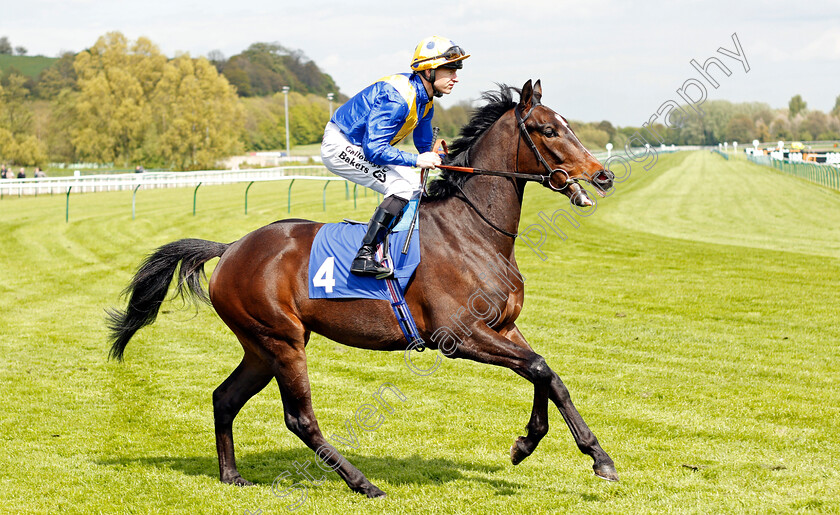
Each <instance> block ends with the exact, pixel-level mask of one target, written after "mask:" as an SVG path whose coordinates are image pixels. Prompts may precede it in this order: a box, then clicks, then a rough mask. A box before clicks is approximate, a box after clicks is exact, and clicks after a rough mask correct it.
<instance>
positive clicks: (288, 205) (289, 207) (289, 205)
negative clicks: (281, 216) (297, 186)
mask: <svg viewBox="0 0 840 515" xmlns="http://www.w3.org/2000/svg"><path fill="white" fill-rule="evenodd" d="M294 183H295V180H294V179H292V182H290V183H289V193H288V198H287V199H286V212H287V213H291V212H292V184H294Z"/></svg>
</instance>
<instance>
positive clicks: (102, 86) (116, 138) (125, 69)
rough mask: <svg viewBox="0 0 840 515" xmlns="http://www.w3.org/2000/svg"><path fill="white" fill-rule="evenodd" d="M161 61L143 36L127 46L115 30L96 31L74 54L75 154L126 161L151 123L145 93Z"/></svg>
mask: <svg viewBox="0 0 840 515" xmlns="http://www.w3.org/2000/svg"><path fill="white" fill-rule="evenodd" d="M165 64H166V57H165V56H163V55H162V54H161V53H160V51H159V50H158V49H157V47H155V46H154V45H153V44H152V43H151V42H150V41H149V40H147V39H145V38H140V39H138V40H137V42H136V43H135V44H133V45H131V46H129V43H128V40H127V39H126V38H125V36H123V35H122V34H121V33H119V32H111V33H109V34H107V35H105V36H103V37H100V38H99V40H97V42H96V44H95V45H94V46H93V47H91V48H90V49H88V50H86V51H84V52H81V53H79V54H78V55H77V56H76V60H75V64H74V66H75V69H76V73H77V75H78V84H79V89H80V92H79V96H78V97H77V99H76V104H75V111H76V121H77V126H78V132H77V133H76V134H75V135H74V137H73V143H74V145H75V146H76V149H77V152H78V153H79V156H80V157H82V158H83V159H91V160H93V161H98V162H105V163H109V162H110V163H120V164H121V165H123V166H130V164H131V163H132V162H133V160H134V159H135V157H136V156H135V153H137V151H138V149H139V148H140V147H141V146H142V139H143V135H144V134H145V133H146V130H147V129H148V127H149V125H150V124H151V123H152V108H151V106H150V105H149V103H148V94H149V93H150V92H151V90H152V89H153V88H154V86H155V84H156V83H157V81H158V80H159V78H160V76H161V75H162V70H163V67H164V65H165Z"/></svg>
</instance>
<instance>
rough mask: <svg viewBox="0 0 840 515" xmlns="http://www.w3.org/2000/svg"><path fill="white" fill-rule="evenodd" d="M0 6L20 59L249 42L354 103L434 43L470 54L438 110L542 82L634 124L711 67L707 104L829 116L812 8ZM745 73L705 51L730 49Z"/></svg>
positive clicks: (838, 40) (557, 95)
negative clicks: (281, 49) (422, 45)
mask: <svg viewBox="0 0 840 515" xmlns="http://www.w3.org/2000/svg"><path fill="white" fill-rule="evenodd" d="M514 4H515V2H511V1H509V0H504V1H501V0H470V1H449V2H447V1H440V2H395V1H393V0H392V1H388V2H372V1H366V0H355V1H349V2H348V1H346V0H345V1H336V0H308V1H299V2H298V1H296V2H291V1H287V0H240V1H231V0H201V1H191V0H190V1H178V0H166V1H162V0H140V1H136V0H135V1H131V2H126V1H120V0H107V1H105V0H24V1H12V0H0V36H3V35H5V36H7V37H8V38H9V40H10V41H11V43H12V45H14V46H24V47H26V48H27V49H28V50H29V55H37V54H42V55H47V56H56V55H58V54H59V53H60V52H61V51H62V50H72V51H79V50H82V49H84V48H86V47H89V46H91V45H92V44H93V43H94V42H95V41H96V39H97V38H98V37H99V36H102V35H103V34H105V33H107V32H109V31H120V32H122V33H123V34H125V35H126V36H127V37H128V38H129V39H131V40H134V39H136V38H138V37H140V36H146V37H148V38H149V39H151V40H152V41H153V42H154V43H156V44H157V45H158V46H159V47H160V49H161V50H162V51H163V52H164V53H165V54H167V55H169V56H174V55H175V54H176V53H178V52H188V53H189V54H190V55H192V56H199V55H206V54H207V53H208V52H209V51H211V50H221V51H222V53H224V54H225V56H227V57H230V56H232V55H234V54H237V53H239V52H241V51H242V50H244V49H245V48H247V47H248V46H249V45H250V44H251V43H254V42H257V41H261V42H278V43H280V44H282V45H284V46H286V47H289V48H294V49H300V50H303V52H304V53H305V54H306V55H307V56H308V57H309V58H311V59H312V60H314V61H315V62H316V63H317V64H318V65H319V66H320V68H321V69H322V70H323V71H324V72H326V73H329V74H330V75H331V76H332V77H333V79H335V81H336V83H337V84H338V86H339V87H340V88H341V92H342V93H345V94H348V95H352V94H354V93H355V92H356V91H358V90H359V89H361V88H363V87H365V86H366V85H368V84H369V83H371V82H373V81H374V80H375V79H377V78H379V77H381V76H383V75H386V74H391V73H394V72H398V71H406V70H407V66H408V63H409V62H410V59H411V55H412V53H413V50H414V47H415V45H416V44H417V42H418V41H419V40H420V39H422V38H423V37H425V36H428V35H433V34H438V35H442V36H446V37H448V38H451V39H453V40H454V41H455V42H457V43H458V44H460V45H461V46H462V47H464V48H465V49H466V50H467V51H468V52H469V53H471V54H472V57H470V58H469V59H468V60H467V61H466V62H465V66H464V69H463V70H462V72H461V73H460V79H461V82H460V84H458V85H457V86H456V88H455V91H454V92H453V93H452V94H451V95H449V96H448V97H447V98H445V99H443V102H442V104H443V105H444V106H448V105H452V104H453V103H454V102H457V101H460V100H468V99H475V98H477V97H478V96H479V94H480V92H481V91H483V90H487V89H492V88H494V83H495V82H504V83H507V84H510V85H516V86H521V85H522V84H523V83H524V82H525V81H526V80H527V79H529V78H533V79H537V78H539V79H542V84H543V92H544V96H543V103H544V104H546V105H548V106H549V107H552V108H554V109H555V110H556V111H558V112H560V113H561V114H563V115H565V116H566V117H567V118H570V119H574V120H582V121H599V120H603V119H606V120H610V121H612V122H613V123H615V124H617V125H641V124H642V123H643V122H645V121H647V120H648V118H650V116H651V115H652V114H653V113H654V112H655V111H656V109H657V108H658V107H659V106H660V105H661V104H662V103H663V102H665V101H667V100H669V99H673V100H675V101H678V102H679V103H681V104H682V103H684V102H683V101H682V100H681V99H680V97H679V96H678V95H677V93H676V90H677V89H678V88H679V87H680V86H681V85H682V84H683V83H684V82H685V81H686V80H687V79H691V78H699V75H700V74H699V72H697V71H696V70H695V69H694V68H692V67H691V65H690V64H689V62H690V60H691V59H696V60H697V61H699V62H700V63H704V62H705V61H706V59H708V58H709V57H712V56H717V57H718V58H720V59H721V62H723V63H725V65H726V66H727V67H728V68H729V69H730V70H731V72H732V75H731V76H729V77H726V76H724V75H723V74H722V73H721V72H719V71H717V69H715V71H713V72H712V73H713V75H714V76H716V77H717V79H718V82H719V83H720V87H719V88H717V89H712V88H709V91H708V98H709V99H710V100H716V99H726V100H731V101H738V102H740V101H761V102H766V103H768V104H770V105H771V106H772V107H784V106H787V102H788V100H789V99H790V97H791V96H793V95H795V94H801V95H802V96H803V98H804V99H805V101H806V102H807V103H808V107H809V108H815V109H820V110H822V111H829V110H831V109H832V108H833V106H834V102H835V98H836V97H837V96H838V95H840V2H838V1H837V0H816V1H811V2H792V1H790V0H784V1H781V0H762V1H746V2H738V1H718V0H702V1H700V0H698V1H671V2H626V1H618V0H578V1H575V2H569V1H566V0H529V1H527V2H521V3H520V4H521V7H512V6H513V5H514ZM733 33H737V35H738V39H739V40H740V43H741V46H742V48H743V52H744V54H745V55H746V59H747V61H748V63H749V67H750V71H749V72H746V71H745V70H744V68H743V65H742V64H740V63H739V62H737V61H736V60H734V59H731V58H729V57H725V56H723V55H722V54H719V53H718V52H717V50H718V48H720V47H724V48H726V49H729V50H733V51H734V50H735V46H734V44H733V42H732V39H731V38H732V34H733Z"/></svg>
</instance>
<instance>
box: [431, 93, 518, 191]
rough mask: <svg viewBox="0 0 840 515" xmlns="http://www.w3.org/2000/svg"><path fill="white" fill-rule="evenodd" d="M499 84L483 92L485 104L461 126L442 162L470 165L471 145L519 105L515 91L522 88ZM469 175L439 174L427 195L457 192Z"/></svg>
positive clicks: (448, 172)
mask: <svg viewBox="0 0 840 515" xmlns="http://www.w3.org/2000/svg"><path fill="white" fill-rule="evenodd" d="M498 86H499V90H498V91H485V92H484V93H482V94H481V100H483V101H484V102H485V104H484V105H483V106H481V107H478V108H476V109H475V110H474V111H473V112H472V115H471V116H470V121H469V122H468V123H467V124H466V125H464V126H463V127H462V128H461V134H460V136H459V137H458V139H456V140H455V141H454V142H453V143H452V144H451V145H449V155H447V156H446V158H445V159H444V160H443V164H446V165H451V166H470V157H469V156H470V149H471V148H472V146H473V145H474V144H475V142H476V141H478V139H479V138H480V137H481V135H482V134H484V133H485V132H486V131H487V129H489V128H490V126H491V125H493V124H494V123H495V122H496V120H498V119H499V118H501V117H502V115H503V114H505V113H506V112H508V111H510V110H511V109H513V108H514V106H516V102H515V101H514V100H513V92H514V91H515V92H517V93H519V89H517V88H511V87H509V86H506V85H505V84H498ZM470 177H472V174H469V173H463V172H450V171H443V172H441V174H440V177H438V178H437V179H436V180H434V181H432V182H430V183H429V187H428V190H429V194H428V198H429V199H430V200H436V199H444V198H449V197H451V196H453V195H454V194H455V193H457V191H458V187H463V185H464V183H465V182H467V181H468V180H469V179H470Z"/></svg>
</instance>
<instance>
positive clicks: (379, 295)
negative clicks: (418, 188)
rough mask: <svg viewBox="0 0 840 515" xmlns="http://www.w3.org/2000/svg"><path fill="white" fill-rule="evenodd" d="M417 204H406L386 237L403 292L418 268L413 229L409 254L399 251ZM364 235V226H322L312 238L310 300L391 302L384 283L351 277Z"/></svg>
mask: <svg viewBox="0 0 840 515" xmlns="http://www.w3.org/2000/svg"><path fill="white" fill-rule="evenodd" d="M415 206H416V202H415V201H412V202H411V203H409V205H408V207H406V210H405V211H404V212H403V217H402V220H401V221H400V223H399V224H398V225H397V226H396V227H395V228H394V232H393V233H391V235H390V236H389V237H388V243H389V247H390V255H391V258H392V261H391V267H392V268H394V270H395V273H394V276H395V278H396V280H397V281H398V282H399V285H400V289H401V290H402V291H405V289H406V287H407V286H408V281H409V280H410V279H411V276H412V275H414V271H415V270H416V269H417V266H418V265H419V264H420V235H419V231H418V229H417V226H415V229H414V236H413V237H412V238H411V246H410V247H409V248H408V253H407V254H403V253H402V248H403V245H404V244H405V239H406V237H407V236H408V226H409V224H410V222H411V217H412V216H413V210H414V209H415ZM365 232H367V225H365V224H350V223H333V224H324V225H323V227H321V229H319V230H318V233H317V234H316V235H315V240H314V241H313V242H312V250H311V251H310V253H309V298H310V299H382V300H388V301H390V300H391V296H390V294H389V293H388V285H387V284H386V282H385V281H383V280H380V279H375V278H373V277H358V276H355V275H353V274H351V273H350V264H351V263H352V262H353V258H354V257H356V252H357V251H358V250H359V247H360V246H361V244H362V238H363V237H364V235H365Z"/></svg>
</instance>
